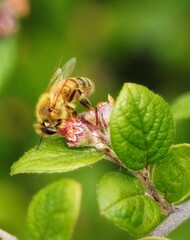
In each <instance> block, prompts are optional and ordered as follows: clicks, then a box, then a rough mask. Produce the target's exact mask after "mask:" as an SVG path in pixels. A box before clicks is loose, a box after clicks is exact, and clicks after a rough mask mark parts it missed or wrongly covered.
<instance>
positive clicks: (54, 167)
mask: <svg viewBox="0 0 190 240" xmlns="http://www.w3.org/2000/svg"><path fill="white" fill-rule="evenodd" d="M102 156H103V154H102V153H101V152H99V151H97V150H96V149H95V148H71V147H68V146H67V145H66V143H65V141H64V139H63V138H57V139H52V138H49V139H45V140H44V141H43V142H42V144H41V145H40V147H39V149H37V147H34V148H32V149H31V150H29V151H28V152H26V153H25V154H24V155H23V156H22V157H21V158H20V159H19V160H18V161H17V162H15V163H14V164H13V166H12V168H11V174H12V175H13V174H18V173H55V172H67V171H71V170H75V169H77V168H80V167H84V166H87V165H90V164H93V163H95V162H97V161H99V160H100V159H101V158H102Z"/></svg>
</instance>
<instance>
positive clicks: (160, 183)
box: [153, 144, 190, 203]
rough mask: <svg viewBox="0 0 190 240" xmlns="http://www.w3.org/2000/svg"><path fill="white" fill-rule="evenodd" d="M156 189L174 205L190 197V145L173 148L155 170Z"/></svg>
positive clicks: (179, 145)
mask: <svg viewBox="0 0 190 240" xmlns="http://www.w3.org/2000/svg"><path fill="white" fill-rule="evenodd" d="M153 181H154V185H155V187H156V188H157V189H158V190H159V191H160V192H162V193H164V195H165V198H166V199H167V201H168V202H170V203H174V202H178V201H181V200H183V199H184V198H186V197H188V196H189V195H190V144H178V145H174V146H172V147H171V149H170V151H169V152H168V154H167V155H166V158H165V159H164V160H163V161H162V162H160V163H158V164H156V165H155V166H154V168H153Z"/></svg>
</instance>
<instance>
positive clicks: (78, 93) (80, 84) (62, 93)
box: [34, 58, 94, 136]
mask: <svg viewBox="0 0 190 240" xmlns="http://www.w3.org/2000/svg"><path fill="white" fill-rule="evenodd" d="M75 65H76V58H72V59H70V60H69V61H68V62H67V63H66V64H65V65H64V66H63V67H62V68H57V70H56V71H55V73H54V74H53V76H52V78H51V79H50V82H49V85H48V88H47V91H46V92H45V93H44V94H42V95H41V97H40V99H39V101H38V103H37V105H36V118H37V123H36V124H35V125H34V128H35V130H36V132H37V133H38V134H40V135H41V136H49V135H55V134H57V133H58V132H59V130H60V129H61V128H62V127H63V126H64V122H65V120H66V119H67V118H68V117H75V116H76V114H77V113H76V110H75V105H74V104H73V103H74V102H76V101H79V102H80V103H81V104H82V105H83V106H85V107H86V108H87V109H89V110H90V109H92V106H91V104H90V103H89V101H88V100H87V99H86V98H87V97H88V96H90V95H91V94H92V92H93V91H94V84H93V83H92V81H91V80H90V79H88V78H85V77H70V76H71V73H72V72H73V70H74V68H75Z"/></svg>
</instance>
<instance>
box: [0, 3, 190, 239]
mask: <svg viewBox="0 0 190 240" xmlns="http://www.w3.org/2000/svg"><path fill="white" fill-rule="evenodd" d="M73 56H75V57H76V58H77V66H76V69H75V72H74V75H80V76H85V77H88V78H90V79H92V80H93V81H94V83H95V86H96V91H95V93H94V94H93V96H92V97H91V102H92V104H93V105H95V104H96V103H97V102H99V101H106V100H107V95H108V93H109V94H111V95H112V96H113V97H116V96H117V94H118V92H119V91H120V89H121V87H122V85H123V83H124V82H126V81H130V82H135V83H139V84H142V85H145V86H147V87H148V88H150V89H151V90H153V91H154V92H157V93H159V94H160V95H162V96H163V97H164V98H165V99H166V101H168V102H169V103H172V101H173V100H174V99H175V98H176V97H177V96H179V95H180V94H182V93H184V92H186V91H189V89H190V1H189V0H180V1H177V0H160V1H155V0H153V1H150V0H144V1H142V0H135V1H132V0H125V1H122V0H121V1H116V0H115V1H114V0H81V1H78V0H72V1H71V0H54V1H46V0H35V1H31V2H28V1H27V0H1V1H0V228H2V229H4V230H6V231H8V232H10V233H12V234H14V235H16V236H17V237H18V238H19V239H27V230H26V213H27V207H28V204H29V202H30V201H31V199H32V196H33V195H34V194H35V193H36V192H37V191H38V190H39V189H40V188H42V187H44V186H45V185H47V184H48V183H51V182H52V181H54V180H55V179H58V178H62V177H71V178H74V179H76V180H78V181H79V182H80V183H81V184H82V185H83V199H82V207H81V213H80V217H79V220H78V222H77V226H76V228H75V232H74V235H73V240H75V239H76V240H85V239H94V240H96V239H104V240H110V239H113V240H115V239H117V240H121V239H129V240H130V239H131V240H132V239H135V238H134V237H131V236H129V235H128V233H127V232H125V231H124V230H121V229H119V228H117V227H116V226H114V225H113V224H111V223H110V222H108V221H107V220H106V219H104V218H103V217H102V216H100V215H99V212H98V206H97V202H96V183H97V180H98V178H99V177H100V176H101V174H103V173H104V172H106V171H109V170H113V169H117V167H116V166H114V165H113V164H112V163H109V162H100V163H98V164H95V165H93V166H91V167H86V168H84V169H80V170H77V171H74V172H71V173H67V174H52V175H45V174H42V175H36V174H33V175H32V174H31V175H18V176H10V175H9V173H10V168H11V165H12V164H13V163H14V162H15V161H17V160H18V158H19V157H20V156H22V155H23V153H24V152H25V151H27V150H28V149H29V148H31V147H33V146H34V145H35V144H36V143H37V142H38V136H37V135H36V134H35V132H34V130H33V123H34V121H35V115H34V109H35V105H36V102H37V100H38V97H39V95H40V94H41V93H42V92H43V91H45V89H46V86H47V84H48V81H49V79H50V76H51V75H52V73H53V69H54V68H55V66H56V64H57V63H58V62H59V60H60V59H62V63H63V64H64V63H65V62H66V61H68V59H70V58H72V57H73ZM79 111H80V108H79ZM189 132H190V123H189V121H188V120H186V121H183V122H181V123H177V133H176V139H175V142H190V137H189ZM189 227H190V221H187V222H186V223H184V224H183V225H182V226H180V227H179V228H178V229H177V230H175V231H174V232H173V233H172V234H171V235H170V237H171V239H173V240H179V239H183V240H189V233H190V232H189Z"/></svg>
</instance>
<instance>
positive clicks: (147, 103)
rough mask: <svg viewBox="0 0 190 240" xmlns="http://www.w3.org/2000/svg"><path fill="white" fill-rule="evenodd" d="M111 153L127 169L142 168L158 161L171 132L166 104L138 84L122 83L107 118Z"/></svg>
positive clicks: (172, 124)
mask: <svg viewBox="0 0 190 240" xmlns="http://www.w3.org/2000/svg"><path fill="white" fill-rule="evenodd" d="M110 132H111V142H112V146H113V149H114V151H115V153H116V154H117V155H118V157H119V158H120V159H121V161H122V162H123V163H124V164H125V165H126V166H127V167H128V168H130V169H135V170H137V169H142V168H144V167H145V166H147V164H154V163H156V162H158V161H160V160H161V159H162V158H163V157H164V156H165V154H166V153H167V151H168V149H169V147H170V145H171V143H172V141H173V136H174V121H173V117H172V114H171V112H170V109H169V106H168V104H167V103H166V102H165V101H164V100H163V98H161V97H160V96H159V95H157V94H155V93H153V92H152V91H150V90H148V89H147V88H146V87H143V86H141V85H137V84H133V83H126V84H124V87H123V89H122V90H121V92H120V94H119V97H118V98H117V101H116V104H115V106H114V108H113V111H112V114H111V119H110Z"/></svg>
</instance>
